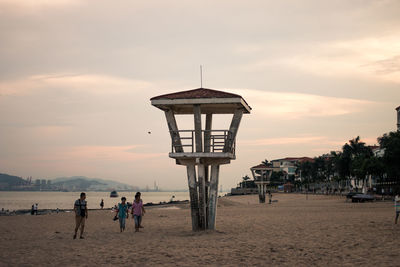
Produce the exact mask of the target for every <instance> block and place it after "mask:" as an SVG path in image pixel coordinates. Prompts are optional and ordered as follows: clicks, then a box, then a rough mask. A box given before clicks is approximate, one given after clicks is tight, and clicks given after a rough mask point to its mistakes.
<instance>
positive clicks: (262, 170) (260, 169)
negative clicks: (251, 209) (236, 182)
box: [250, 164, 272, 203]
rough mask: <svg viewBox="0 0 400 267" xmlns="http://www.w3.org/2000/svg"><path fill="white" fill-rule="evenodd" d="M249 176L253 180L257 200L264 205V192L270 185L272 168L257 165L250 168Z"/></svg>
mask: <svg viewBox="0 0 400 267" xmlns="http://www.w3.org/2000/svg"><path fill="white" fill-rule="evenodd" d="M250 171H251V174H252V175H253V178H254V183H255V184H256V185H257V189H258V199H259V202H260V203H265V192H267V186H268V185H269V183H270V179H269V178H270V177H271V173H272V167H268V166H267V165H265V164H259V165H257V166H254V167H251V168H250Z"/></svg>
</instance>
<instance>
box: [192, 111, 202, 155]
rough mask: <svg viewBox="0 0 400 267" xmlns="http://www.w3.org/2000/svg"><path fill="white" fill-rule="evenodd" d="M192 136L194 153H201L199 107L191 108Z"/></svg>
mask: <svg viewBox="0 0 400 267" xmlns="http://www.w3.org/2000/svg"><path fill="white" fill-rule="evenodd" d="M193 113H194V134H195V137H196V152H203V138H202V134H201V108H200V105H194V106H193Z"/></svg>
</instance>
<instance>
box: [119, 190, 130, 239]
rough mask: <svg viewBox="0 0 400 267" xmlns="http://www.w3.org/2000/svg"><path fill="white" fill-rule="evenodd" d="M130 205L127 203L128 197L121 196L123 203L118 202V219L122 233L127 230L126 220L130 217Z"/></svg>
mask: <svg viewBox="0 0 400 267" xmlns="http://www.w3.org/2000/svg"><path fill="white" fill-rule="evenodd" d="M128 214H129V213H128V205H127V204H126V197H122V198H121V203H118V220H119V229H120V231H121V233H122V232H123V231H125V221H126V219H127V218H129V215H128Z"/></svg>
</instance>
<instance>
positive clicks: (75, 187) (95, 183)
mask: <svg viewBox="0 0 400 267" xmlns="http://www.w3.org/2000/svg"><path fill="white" fill-rule="evenodd" d="M52 185H53V186H57V187H59V188H61V189H63V190H68V191H111V190H117V191H122V190H124V191H137V190H138V187H135V186H130V185H127V184H123V183H119V182H115V181H110V180H103V179H99V178H88V177H85V176H73V177H59V178H56V179H53V180H52Z"/></svg>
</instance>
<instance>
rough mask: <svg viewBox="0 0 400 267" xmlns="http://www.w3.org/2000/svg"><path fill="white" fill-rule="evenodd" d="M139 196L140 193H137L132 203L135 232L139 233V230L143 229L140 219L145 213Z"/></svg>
mask: <svg viewBox="0 0 400 267" xmlns="http://www.w3.org/2000/svg"><path fill="white" fill-rule="evenodd" d="M140 195H141V194H140V192H137V193H136V195H135V200H134V201H133V203H132V214H133V219H134V220H135V232H139V228H143V226H142V217H143V215H144V213H145V212H146V211H145V210H144V207H143V201H142V200H141V199H140Z"/></svg>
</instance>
